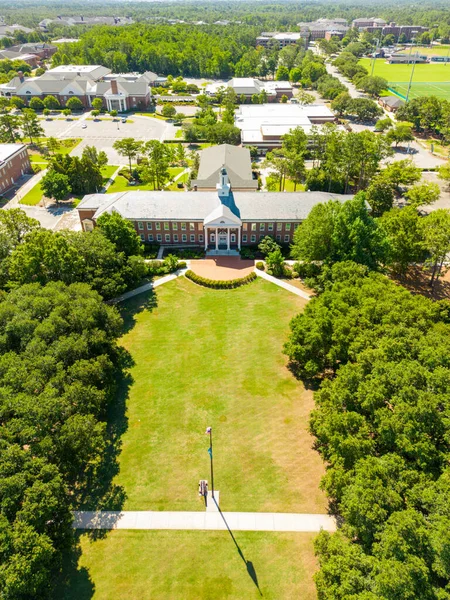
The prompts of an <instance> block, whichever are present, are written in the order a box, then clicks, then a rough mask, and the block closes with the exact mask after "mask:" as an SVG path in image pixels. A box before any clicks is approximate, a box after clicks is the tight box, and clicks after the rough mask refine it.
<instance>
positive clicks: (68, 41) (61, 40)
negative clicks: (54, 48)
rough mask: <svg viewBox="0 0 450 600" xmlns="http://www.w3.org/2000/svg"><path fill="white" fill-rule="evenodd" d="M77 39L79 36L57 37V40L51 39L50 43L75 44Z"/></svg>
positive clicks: (78, 39)
mask: <svg viewBox="0 0 450 600" xmlns="http://www.w3.org/2000/svg"><path fill="white" fill-rule="evenodd" d="M79 41H80V38H59V39H57V40H52V44H75V43H76V42H79Z"/></svg>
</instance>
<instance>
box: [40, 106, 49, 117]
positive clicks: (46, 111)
mask: <svg viewBox="0 0 450 600" xmlns="http://www.w3.org/2000/svg"><path fill="white" fill-rule="evenodd" d="M42 104H44V103H42ZM50 112H51V111H50V109H48V108H44V110H43V111H42V113H43V115H44V117H48V116H49V115H50Z"/></svg>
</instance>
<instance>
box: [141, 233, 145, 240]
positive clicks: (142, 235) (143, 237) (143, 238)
mask: <svg viewBox="0 0 450 600" xmlns="http://www.w3.org/2000/svg"><path fill="white" fill-rule="evenodd" d="M141 240H142V241H143V242H145V235H144V234H143V233H141Z"/></svg>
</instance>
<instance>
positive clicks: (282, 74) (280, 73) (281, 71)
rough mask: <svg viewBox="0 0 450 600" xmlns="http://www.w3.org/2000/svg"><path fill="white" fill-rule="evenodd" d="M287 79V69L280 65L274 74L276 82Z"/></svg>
mask: <svg viewBox="0 0 450 600" xmlns="http://www.w3.org/2000/svg"><path fill="white" fill-rule="evenodd" d="M288 79H289V69H288V68H287V67H285V66H284V65H280V66H279V67H278V69H277V72H276V74H275V80H276V81H287V80H288Z"/></svg>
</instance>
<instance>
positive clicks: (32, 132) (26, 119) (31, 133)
mask: <svg viewBox="0 0 450 600" xmlns="http://www.w3.org/2000/svg"><path fill="white" fill-rule="evenodd" d="M22 112H23V116H22V131H23V133H24V135H25V136H26V137H28V138H30V142H31V143H33V139H36V138H39V137H44V136H45V132H44V129H43V128H42V127H41V124H40V123H39V119H38V117H37V115H36V113H35V112H34V110H33V109H32V108H24V109H23V111H22Z"/></svg>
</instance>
